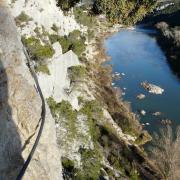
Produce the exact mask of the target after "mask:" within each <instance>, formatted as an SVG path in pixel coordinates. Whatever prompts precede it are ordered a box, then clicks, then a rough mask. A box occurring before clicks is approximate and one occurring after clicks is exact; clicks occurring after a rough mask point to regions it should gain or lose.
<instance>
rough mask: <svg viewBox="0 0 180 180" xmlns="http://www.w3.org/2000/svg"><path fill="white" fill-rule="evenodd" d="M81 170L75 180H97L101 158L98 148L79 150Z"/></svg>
mask: <svg viewBox="0 0 180 180" xmlns="http://www.w3.org/2000/svg"><path fill="white" fill-rule="evenodd" d="M80 153H81V158H82V170H79V171H77V173H76V176H75V178H74V179H75V180H97V179H99V176H100V169H101V160H102V156H101V153H100V151H99V150H98V148H95V149H94V150H90V149H89V150H87V149H80Z"/></svg>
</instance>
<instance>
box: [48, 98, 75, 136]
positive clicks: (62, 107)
mask: <svg viewBox="0 0 180 180" xmlns="http://www.w3.org/2000/svg"><path fill="white" fill-rule="evenodd" d="M47 102H48V105H49V107H50V109H51V113H52V115H53V117H55V118H56V120H57V121H60V118H65V119H66V121H67V122H66V123H67V129H68V136H69V137H70V138H74V137H75V136H76V132H77V131H76V125H75V124H76V120H77V112H76V111H75V110H73V108H72V106H71V104H70V103H69V102H68V101H64V100H63V101H62V102H60V103H56V102H55V101H54V99H53V98H52V97H50V98H48V99H47Z"/></svg>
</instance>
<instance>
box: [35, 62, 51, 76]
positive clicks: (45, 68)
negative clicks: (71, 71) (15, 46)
mask: <svg viewBox="0 0 180 180" xmlns="http://www.w3.org/2000/svg"><path fill="white" fill-rule="evenodd" d="M35 70H36V72H42V73H44V74H48V75H50V71H49V69H48V66H47V65H46V64H39V65H37V66H36V67H35Z"/></svg>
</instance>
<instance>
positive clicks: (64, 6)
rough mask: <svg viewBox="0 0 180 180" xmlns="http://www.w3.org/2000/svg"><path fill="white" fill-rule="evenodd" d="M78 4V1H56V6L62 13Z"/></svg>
mask: <svg viewBox="0 0 180 180" xmlns="http://www.w3.org/2000/svg"><path fill="white" fill-rule="evenodd" d="M79 2H80V0H57V6H59V7H60V8H61V9H62V10H64V11H68V10H69V9H70V8H72V7H74V6H75V5H76V4H77V3H79Z"/></svg>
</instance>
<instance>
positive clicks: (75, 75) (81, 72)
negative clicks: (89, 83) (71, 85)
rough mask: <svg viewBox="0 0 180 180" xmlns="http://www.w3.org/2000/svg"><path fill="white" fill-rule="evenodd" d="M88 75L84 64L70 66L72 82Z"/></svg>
mask: <svg viewBox="0 0 180 180" xmlns="http://www.w3.org/2000/svg"><path fill="white" fill-rule="evenodd" d="M85 77H86V68H85V67H84V66H81V65H79V66H72V67H70V68H69V78H70V80H71V82H75V81H77V80H82V79H84V78H85Z"/></svg>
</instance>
